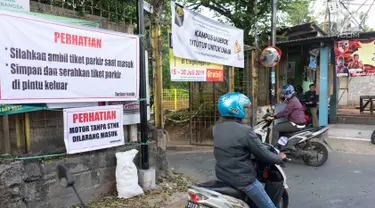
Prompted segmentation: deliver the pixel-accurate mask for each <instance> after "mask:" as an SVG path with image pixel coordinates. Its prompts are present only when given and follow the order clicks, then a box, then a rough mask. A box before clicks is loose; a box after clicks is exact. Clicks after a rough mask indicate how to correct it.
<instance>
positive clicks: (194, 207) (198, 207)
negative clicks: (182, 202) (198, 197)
mask: <svg viewBox="0 0 375 208" xmlns="http://www.w3.org/2000/svg"><path fill="white" fill-rule="evenodd" d="M185 208H209V207H207V206H205V205H202V204H196V203H194V202H190V201H189V202H188V203H187V205H186V206H185Z"/></svg>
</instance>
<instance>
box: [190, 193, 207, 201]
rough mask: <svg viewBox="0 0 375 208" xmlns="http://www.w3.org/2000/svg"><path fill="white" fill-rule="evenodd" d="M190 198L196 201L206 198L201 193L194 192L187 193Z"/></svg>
mask: <svg viewBox="0 0 375 208" xmlns="http://www.w3.org/2000/svg"><path fill="white" fill-rule="evenodd" d="M189 197H190V200H191V201H193V202H198V201H201V200H205V199H208V198H207V197H206V196H204V195H202V194H195V193H189Z"/></svg>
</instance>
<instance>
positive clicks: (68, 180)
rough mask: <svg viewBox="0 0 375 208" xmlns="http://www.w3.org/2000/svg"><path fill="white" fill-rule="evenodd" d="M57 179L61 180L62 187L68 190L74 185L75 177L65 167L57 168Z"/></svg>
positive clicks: (59, 166)
mask: <svg viewBox="0 0 375 208" xmlns="http://www.w3.org/2000/svg"><path fill="white" fill-rule="evenodd" d="M57 177H58V179H59V182H60V185H61V186H63V187H66V188H67V187H71V186H73V185H74V178H73V175H72V173H71V172H70V171H69V169H68V168H67V167H66V166H65V165H58V166H57Z"/></svg>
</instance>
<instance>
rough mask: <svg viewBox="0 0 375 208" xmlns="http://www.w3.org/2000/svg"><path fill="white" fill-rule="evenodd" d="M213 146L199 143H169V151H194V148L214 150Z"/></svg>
mask: <svg viewBox="0 0 375 208" xmlns="http://www.w3.org/2000/svg"><path fill="white" fill-rule="evenodd" d="M212 149H213V146H198V145H167V150H169V151H193V150H212Z"/></svg>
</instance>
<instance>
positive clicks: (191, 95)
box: [188, 82, 193, 144]
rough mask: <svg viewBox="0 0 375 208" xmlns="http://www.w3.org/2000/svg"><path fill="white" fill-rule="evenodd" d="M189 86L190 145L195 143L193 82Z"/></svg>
mask: <svg viewBox="0 0 375 208" xmlns="http://www.w3.org/2000/svg"><path fill="white" fill-rule="evenodd" d="M188 85H189V140H190V144H192V141H193V118H192V117H193V109H192V108H193V88H192V84H191V82H189V83H188Z"/></svg>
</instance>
